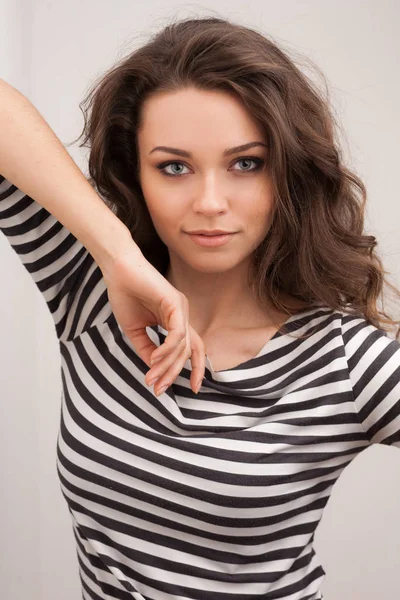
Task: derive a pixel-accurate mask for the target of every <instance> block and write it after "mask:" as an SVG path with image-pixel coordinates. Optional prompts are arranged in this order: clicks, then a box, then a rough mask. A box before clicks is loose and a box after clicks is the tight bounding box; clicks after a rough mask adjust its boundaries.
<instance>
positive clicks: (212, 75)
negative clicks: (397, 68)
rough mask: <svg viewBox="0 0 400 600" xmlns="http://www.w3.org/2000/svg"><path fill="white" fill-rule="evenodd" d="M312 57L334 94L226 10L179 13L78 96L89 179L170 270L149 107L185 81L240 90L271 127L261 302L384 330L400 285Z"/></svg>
mask: <svg viewBox="0 0 400 600" xmlns="http://www.w3.org/2000/svg"><path fill="white" fill-rule="evenodd" d="M307 62H308V63H310V64H311V66H312V67H313V68H314V69H316V70H317V71H318V72H319V74H320V75H321V76H322V78H323V80H324V82H325V95H326V97H325V96H324V94H323V93H322V92H321V91H320V90H319V89H318V88H317V86H316V84H314V83H313V82H312V81H311V79H310V78H308V77H307V76H306V75H305V74H304V73H303V72H302V71H301V70H300V68H298V67H297V66H296V65H295V64H294V62H293V61H292V60H291V59H290V58H289V56H288V55H287V53H286V52H285V51H283V50H282V49H281V48H279V47H278V44H277V43H276V42H274V41H272V39H269V38H268V37H267V36H266V35H264V34H263V33H261V32H258V31H257V30H255V29H251V28H248V27H245V26H243V25H240V24H237V23H233V22H232V21H230V20H228V19H225V18H218V17H205V18H196V19H181V20H179V21H174V20H172V21H171V22H170V23H169V24H168V25H167V26H166V27H164V28H163V29H162V30H161V31H159V32H158V33H156V34H154V35H153V36H152V37H151V38H150V40H149V41H148V43H146V44H145V45H143V46H141V47H139V48H137V49H136V50H134V51H133V52H131V53H130V54H129V55H128V56H127V57H124V58H123V59H122V60H120V61H118V63H117V64H115V65H114V66H113V67H112V68H111V69H110V70H109V71H108V72H107V73H106V74H105V75H103V76H101V77H100V78H99V80H97V82H95V83H94V84H93V86H92V88H91V90H90V91H89V93H88V94H87V96H86V97H85V99H84V100H83V101H82V102H81V104H80V108H81V110H82V112H83V116H84V121H85V123H84V127H83V131H82V133H81V134H80V136H79V137H78V139H77V140H79V139H80V138H81V137H82V136H83V138H84V139H83V141H82V143H81V144H80V145H79V146H80V147H82V146H86V147H89V148H90V153H89V159H88V169H89V176H88V180H89V182H90V183H91V185H92V186H93V187H94V188H95V189H96V191H97V192H98V194H99V195H100V196H101V197H102V198H103V200H104V201H105V203H106V204H107V206H108V207H109V208H110V209H111V210H112V211H113V212H114V213H115V214H116V215H117V216H118V218H119V219H121V221H122V222H123V223H124V224H125V225H126V226H127V227H128V229H129V230H130V232H131V235H132V238H133V240H134V241H135V242H136V244H137V245H138V246H139V248H140V249H141V251H142V253H143V254H144V256H145V257H146V259H147V260H149V261H150V262H151V263H152V264H153V265H154V267H155V268H157V270H158V271H159V272H160V273H162V274H165V272H166V269H167V266H168V263H169V254H168V248H167V247H166V246H165V244H164V243H163V242H162V241H161V239H160V238H159V236H158V234H157V232H156V230H155V228H154V226H153V223H152V220H151V217H150V214H149V212H148V210H147V206H146V201H145V198H144V196H143V193H142V189H141V186H140V182H139V177H138V174H139V151H138V143H137V131H138V129H139V128H140V126H141V115H142V107H143V103H144V102H145V101H146V99H148V98H149V97H150V96H152V95H153V94H155V93H157V92H163V91H164V92H168V91H171V92H173V91H177V90H180V89H183V88H187V87H195V88H196V89H199V90H221V91H225V92H228V93H233V94H236V95H237V97H238V98H239V99H241V100H242V101H243V102H244V104H245V106H246V107H247V108H248V110H249V111H250V113H251V114H252V116H253V117H254V118H255V119H256V120H257V122H258V123H259V124H260V126H261V128H262V131H263V132H264V135H265V140H266V143H267V145H268V148H269V158H268V165H267V167H268V169H269V173H270V176H271V180H272V184H273V189H274V193H275V195H276V196H275V197H276V202H275V209H274V215H273V219H272V223H271V227H270V229H269V231H268V234H267V235H266V237H265V239H264V240H263V242H262V243H261V244H260V246H259V247H258V248H257V249H256V251H255V252H254V255H253V257H252V270H251V271H252V272H251V273H250V274H249V283H250V285H251V287H252V290H253V292H254V294H255V297H256V298H257V299H258V301H259V302H260V304H261V306H264V307H267V306H271V305H272V306H273V307H274V308H276V309H277V310H278V311H282V310H283V311H285V312H287V313H289V314H292V312H293V311H292V309H291V308H290V307H289V306H287V305H285V303H281V301H280V299H279V296H280V294H281V293H282V292H283V294H289V295H290V296H291V297H294V298H296V299H298V300H299V301H301V302H304V303H305V304H306V305H307V306H310V307H313V306H328V307H330V308H331V309H332V310H342V311H344V312H346V313H348V314H356V315H359V316H362V317H364V318H365V319H366V320H367V321H368V322H369V323H371V324H372V325H374V326H375V327H377V328H379V329H383V330H385V331H386V329H385V327H384V324H385V325H389V328H392V327H393V326H394V325H395V324H396V325H399V323H400V321H396V320H393V319H392V318H390V317H389V316H388V315H387V313H386V312H384V311H383V310H382V311H381V310H379V309H378V307H377V301H378V298H379V297H380V295H381V294H382V290H383V285H384V284H385V283H386V284H387V285H388V287H390V288H391V290H392V291H393V292H394V293H395V294H396V298H397V299H398V298H400V291H399V290H398V289H397V288H396V287H395V286H394V285H392V284H391V283H390V282H388V281H387V280H386V279H385V274H387V272H386V271H385V270H384V269H383V264H382V262H381V260H380V258H379V257H378V256H377V253H376V250H375V247H376V245H377V240H376V238H375V237H374V236H373V235H367V234H366V233H364V231H363V230H364V211H365V204H366V197H367V193H366V188H365V185H364V183H363V182H362V180H361V179H360V177H358V176H357V175H356V174H355V172H354V171H351V170H349V169H348V168H346V167H345V166H344V164H343V158H342V152H341V149H340V146H339V142H338V136H337V130H338V129H339V127H338V122H337V120H336V118H335V116H334V113H333V109H332V107H331V105H330V102H329V92H327V90H328V86H327V84H326V79H325V77H324V76H323V74H322V73H321V72H320V70H319V69H318V68H317V67H315V65H314V64H313V63H311V61H307ZM77 140H75V141H77ZM73 143H74V142H73ZM382 301H383V295H382ZM395 336H396V337H399V336H400V327H398V328H397V331H396V334H395Z"/></svg>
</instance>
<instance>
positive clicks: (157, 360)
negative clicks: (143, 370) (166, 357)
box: [150, 358, 161, 366]
mask: <svg viewBox="0 0 400 600" xmlns="http://www.w3.org/2000/svg"><path fill="white" fill-rule="evenodd" d="M160 360H161V358H154V359H153V360H151V361H150V365H151V366H153V365H155V364H156V363H158V362H160Z"/></svg>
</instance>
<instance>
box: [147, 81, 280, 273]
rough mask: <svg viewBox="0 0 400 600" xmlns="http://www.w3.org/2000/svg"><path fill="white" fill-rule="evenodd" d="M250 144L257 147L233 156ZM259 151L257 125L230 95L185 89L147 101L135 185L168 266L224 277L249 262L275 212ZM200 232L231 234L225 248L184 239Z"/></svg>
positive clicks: (261, 147) (262, 148)
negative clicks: (167, 256) (138, 185)
mask: <svg viewBox="0 0 400 600" xmlns="http://www.w3.org/2000/svg"><path fill="white" fill-rule="evenodd" d="M251 142H259V143H260V144H259V145H257V146H254V147H251V148H247V149H245V150H240V151H238V150H235V151H230V150H231V149H232V148H233V147H236V146H242V145H244V144H249V143H251ZM261 144H264V139H263V135H262V132H261V130H260V128H259V127H258V124H256V123H255V122H254V120H253V119H252V117H251V115H250V114H249V113H248V112H247V110H246V108H245V107H244V106H243V105H242V103H241V101H240V100H238V99H237V98H236V97H234V96H232V95H230V94H228V93H224V92H219V91H208V90H207V91H204V90H197V89H194V88H186V89H182V90H179V91H178V92H173V93H171V92H168V93H159V94H157V95H155V96H153V97H151V98H149V99H148V100H147V101H146V102H145V104H144V106H143V113H142V125H141V128H140V130H139V131H138V145H139V154H140V171H139V176H140V183H141V187H142V191H143V195H144V198H145V200H146V204H147V206H148V210H149V213H150V215H151V218H152V220H153V223H154V227H155V229H156V231H157V233H158V235H159V236H160V238H161V239H162V241H163V242H164V244H165V245H166V246H167V247H168V250H169V254H170V260H171V265H173V264H174V261H179V262H180V263H182V262H183V263H184V264H185V265H187V266H188V267H190V268H192V269H194V270H196V271H200V272H202V273H214V272H215V273H217V272H218V273H221V272H223V271H226V270H229V269H232V268H234V267H235V266H238V265H239V264H241V263H243V262H244V261H249V259H250V256H251V254H252V253H253V251H254V250H255V249H256V248H257V247H258V246H259V244H260V243H261V242H262V240H263V239H264V237H265V236H266V234H267V232H268V229H269V227H270V222H271V218H272V210H273V205H274V199H273V193H272V186H271V181H270V178H269V176H268V174H267V170H265V169H264V168H263V167H264V165H265V162H266V159H267V148H266V147H265V145H261ZM157 146H164V147H166V146H168V147H169V148H170V150H168V151H166V150H160V149H156V147H157ZM173 149H176V152H175V151H174V150H173ZM178 151H179V152H178ZM167 163H169V164H167ZM198 229H205V230H213V229H221V230H224V231H229V232H235V235H233V236H231V237H230V238H229V241H228V242H227V243H225V244H224V245H222V246H216V247H203V246H199V245H197V244H196V243H195V242H194V241H193V239H192V238H191V237H190V236H189V235H188V234H187V232H191V231H194V230H198Z"/></svg>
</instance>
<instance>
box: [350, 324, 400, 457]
mask: <svg viewBox="0 0 400 600" xmlns="http://www.w3.org/2000/svg"><path fill="white" fill-rule="evenodd" d="M342 337H343V343H344V348H345V354H346V358H347V363H348V369H349V376H350V381H351V384H352V388H353V396H354V402H355V406H356V410H357V413H358V416H359V419H360V422H361V425H362V427H363V429H364V431H365V433H366V436H367V438H368V440H369V442H370V444H385V445H387V446H397V447H399V448H400V344H399V342H398V341H397V340H395V339H391V338H390V337H389V336H388V334H387V333H386V332H384V331H382V330H380V329H377V328H376V327H374V326H373V325H371V324H369V323H368V322H367V321H366V320H365V319H364V318H360V317H355V316H353V315H344V316H343V317H342Z"/></svg>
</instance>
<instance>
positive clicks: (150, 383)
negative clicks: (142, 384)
mask: <svg viewBox="0 0 400 600" xmlns="http://www.w3.org/2000/svg"><path fill="white" fill-rule="evenodd" d="M159 379H160V378H159V377H154V378H153V379H151V380H150V381H149V386H150V387H151V386H152V385H153V384H154V383H155V382H156V381H158V380H159Z"/></svg>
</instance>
